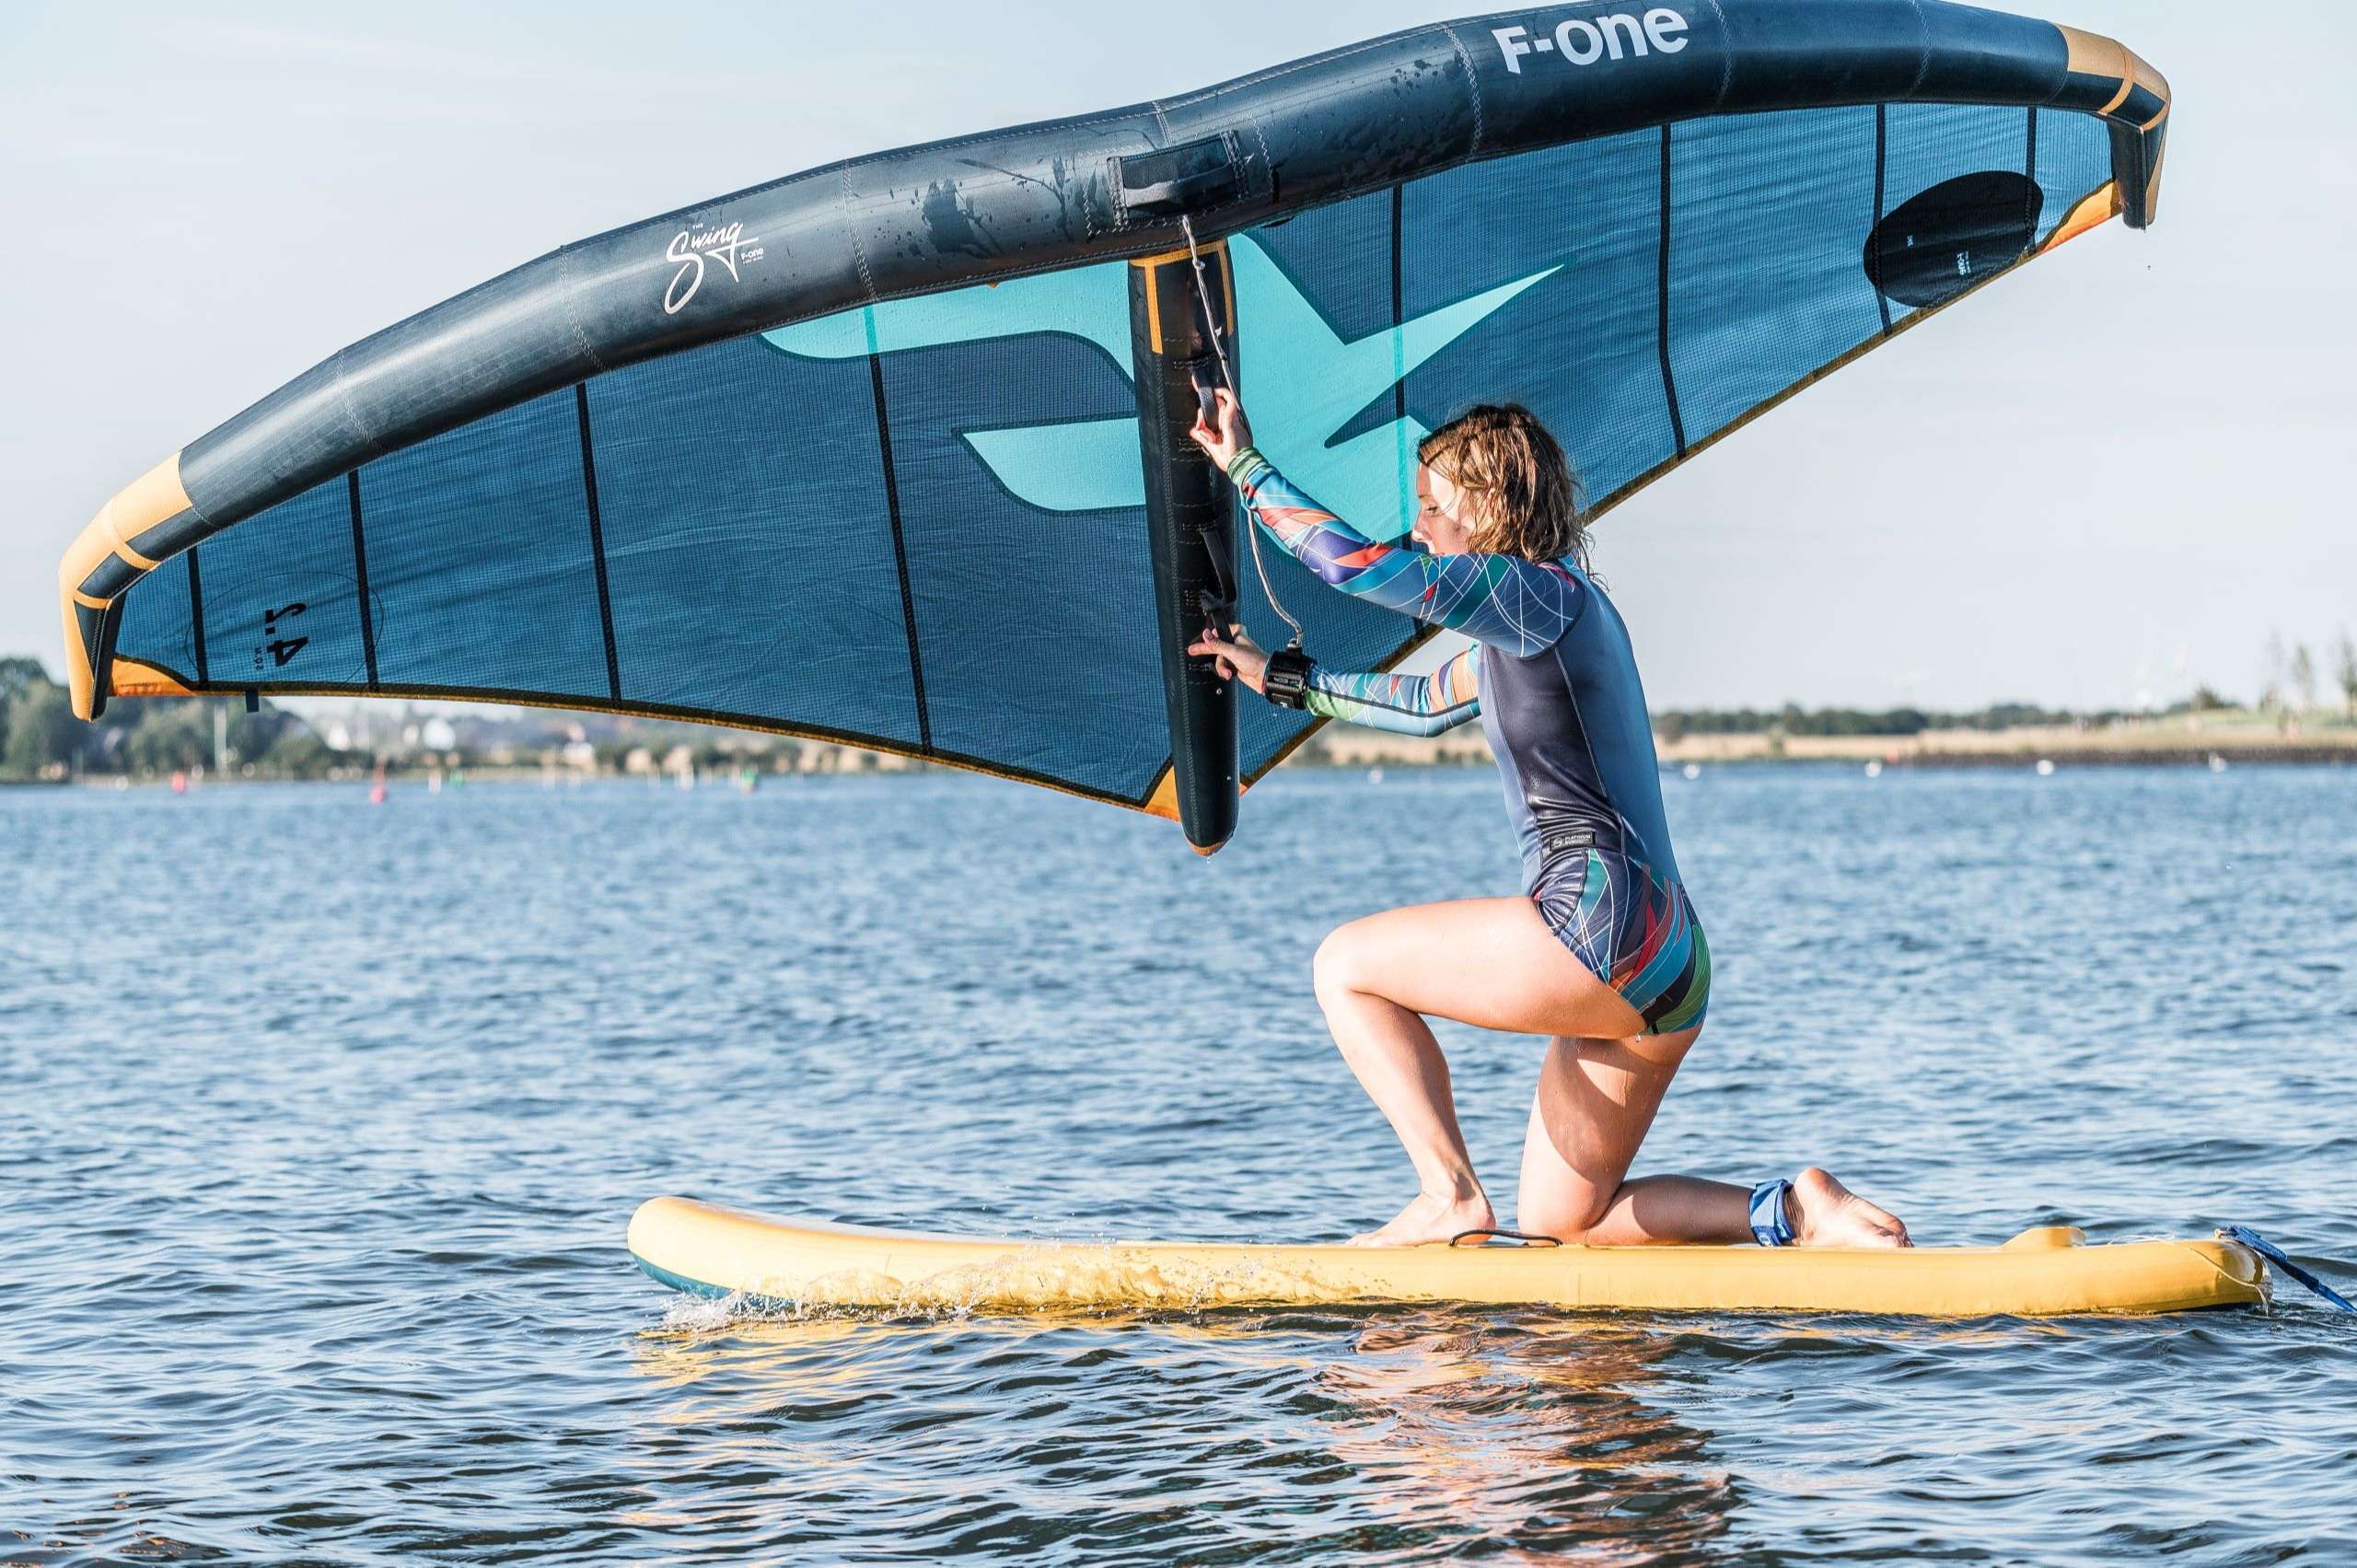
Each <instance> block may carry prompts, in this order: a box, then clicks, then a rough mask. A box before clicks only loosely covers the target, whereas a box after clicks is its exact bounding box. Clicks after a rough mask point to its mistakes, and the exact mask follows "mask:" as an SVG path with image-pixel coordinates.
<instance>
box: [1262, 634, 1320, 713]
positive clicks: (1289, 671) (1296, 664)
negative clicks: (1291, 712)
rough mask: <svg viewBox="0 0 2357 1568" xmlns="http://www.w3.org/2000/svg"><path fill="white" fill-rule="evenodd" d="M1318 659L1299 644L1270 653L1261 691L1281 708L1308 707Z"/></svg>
mask: <svg viewBox="0 0 2357 1568" xmlns="http://www.w3.org/2000/svg"><path fill="white" fill-rule="evenodd" d="M1314 668H1317V664H1316V661H1315V660H1313V659H1311V658H1310V656H1308V655H1307V654H1306V653H1303V652H1302V651H1301V650H1300V649H1299V648H1282V649H1279V650H1278V651H1277V652H1275V653H1273V654H1271V655H1270V656H1269V668H1268V669H1267V670H1266V671H1265V672H1263V674H1262V675H1261V677H1260V695H1262V696H1263V697H1266V698H1267V699H1269V701H1271V703H1275V704H1276V705H1277V706H1279V707H1281V708H1299V707H1305V706H1306V705H1307V704H1308V702H1309V672H1310V671H1311V670H1312V669H1314Z"/></svg>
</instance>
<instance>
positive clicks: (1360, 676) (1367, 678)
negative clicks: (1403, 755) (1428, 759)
mask: <svg viewBox="0 0 2357 1568" xmlns="http://www.w3.org/2000/svg"><path fill="white" fill-rule="evenodd" d="M1303 706H1305V707H1306V708H1307V709H1308V710H1309V711H1310V712H1311V713H1313V714H1318V715H1319V716H1320V717H1322V718H1329V719H1341V720H1343V721H1344V722H1345V723H1349V724H1357V725H1364V726H1367V727H1368V728H1369V729H1383V730H1389V731H1390V732H1391V733H1392V734H1394V735H1418V736H1425V737H1431V736H1435V735H1446V733H1447V732H1448V731H1450V730H1452V729H1455V728H1456V727H1457V726H1458V725H1461V724H1469V723H1471V722H1472V721H1473V720H1475V719H1477V718H1480V716H1481V650H1480V646H1479V645H1475V646H1473V647H1469V648H1468V649H1466V650H1465V651H1464V652H1463V653H1460V654H1458V655H1457V656H1456V657H1455V658H1452V659H1450V660H1449V661H1448V662H1447V663H1446V664H1444V665H1442V666H1441V667H1440V668H1438V669H1436V670H1434V671H1433V672H1432V673H1431V674H1430V675H1381V674H1375V673H1349V672H1343V671H1339V670H1329V669H1328V668H1326V667H1325V666H1323V665H1315V666H1312V667H1311V668H1310V672H1309V691H1307V692H1306V695H1305V699H1304V702H1303Z"/></svg>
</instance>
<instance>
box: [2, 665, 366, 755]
mask: <svg viewBox="0 0 2357 1568" xmlns="http://www.w3.org/2000/svg"><path fill="white" fill-rule="evenodd" d="M222 720H223V709H222V706H221V704H220V703H218V702H217V701H192V702H180V703H171V702H158V701H156V700H154V699H142V700H141V701H139V702H135V703H118V704H116V705H115V706H114V707H113V708H112V709H110V711H109V712H108V714H107V715H106V717H105V718H104V719H102V720H100V721H99V723H98V724H96V725H87V724H84V723H83V722H82V721H81V720H79V719H77V718H75V716H74V706H73V703H72V700H71V698H70V697H69V695H68V694H67V692H66V690H65V688H64V687H63V686H60V685H58V684H57V682H55V681H53V680H52V679H50V678H49V672H48V670H46V669H45V668H42V667H41V661H40V660H39V659H30V658H0V779H6V780H12V781H16V782H19V783H25V782H31V781H35V780H41V779H63V778H65V777H67V776H69V775H71V774H72V773H74V772H77V771H83V772H128V773H173V772H195V771H196V770H197V769H199V768H211V767H213V766H214V765H215V762H216V761H226V762H228V763H229V764H230V765H232V766H240V765H243V764H247V763H250V764H252V765H253V767H254V770H255V772H257V773H261V774H264V775H267V776H270V777H273V778H319V777H324V776H325V775H326V774H327V773H328V772H330V771H331V770H332V769H334V768H337V767H341V766H344V765H347V764H350V763H351V762H352V761H354V759H352V758H350V757H347V756H345V755H344V754H343V753H341V752H338V751H333V750H331V749H329V748H328V747H327V745H326V743H324V742H323V741H321V740H320V739H319V737H318V736H316V735H314V734H312V733H311V731H310V729H309V727H308V726H306V725H305V724H304V723H303V722H302V721H301V720H300V719H298V718H296V716H295V715H294V714H287V713H282V712H280V711H278V710H277V709H275V708H271V707H264V708H263V709H262V711H261V712H260V713H258V714H238V715H236V716H235V717H233V718H229V719H228V720H227V722H226V724H223V722H222ZM216 726H220V727H219V728H218V729H216ZM216 738H219V739H221V740H225V741H226V752H227V756H226V758H221V757H216V756H215V751H216V747H215V740H216Z"/></svg>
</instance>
